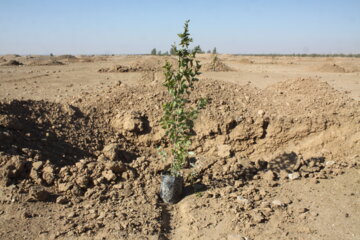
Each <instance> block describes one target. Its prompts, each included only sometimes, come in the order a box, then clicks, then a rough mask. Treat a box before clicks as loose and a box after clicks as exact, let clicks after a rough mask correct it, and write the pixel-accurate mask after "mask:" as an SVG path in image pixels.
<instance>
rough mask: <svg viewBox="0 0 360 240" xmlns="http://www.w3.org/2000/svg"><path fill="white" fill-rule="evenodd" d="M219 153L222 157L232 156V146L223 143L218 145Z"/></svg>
mask: <svg viewBox="0 0 360 240" xmlns="http://www.w3.org/2000/svg"><path fill="white" fill-rule="evenodd" d="M217 155H218V156H219V157H221V158H227V157H231V146H230V145H226V144H222V145H219V146H218V147H217Z"/></svg>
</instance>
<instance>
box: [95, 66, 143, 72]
mask: <svg viewBox="0 0 360 240" xmlns="http://www.w3.org/2000/svg"><path fill="white" fill-rule="evenodd" d="M139 71H141V69H138V68H133V67H128V66H123V65H115V66H113V67H112V68H100V69H99V70H98V72H102V73H104V72H120V73H123V72H139Z"/></svg>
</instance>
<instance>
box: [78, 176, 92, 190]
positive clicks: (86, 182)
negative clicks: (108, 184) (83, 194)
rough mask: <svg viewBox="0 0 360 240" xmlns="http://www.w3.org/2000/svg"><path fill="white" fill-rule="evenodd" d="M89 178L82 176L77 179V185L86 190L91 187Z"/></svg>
mask: <svg viewBox="0 0 360 240" xmlns="http://www.w3.org/2000/svg"><path fill="white" fill-rule="evenodd" d="M89 182H90V180H89V177H88V176H80V177H78V178H77V179H76V183H77V185H79V187H81V188H86V187H87V186H88V185H89Z"/></svg>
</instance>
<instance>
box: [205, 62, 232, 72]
mask: <svg viewBox="0 0 360 240" xmlns="http://www.w3.org/2000/svg"><path fill="white" fill-rule="evenodd" d="M201 69H202V71H206V72H229V71H232V69H231V68H230V67H229V66H227V65H226V64H225V63H223V62H222V61H221V60H220V59H217V60H216V61H211V62H210V63H206V64H204V65H203V66H202V68H201Z"/></svg>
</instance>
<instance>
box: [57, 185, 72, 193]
mask: <svg viewBox="0 0 360 240" xmlns="http://www.w3.org/2000/svg"><path fill="white" fill-rule="evenodd" d="M72 186H73V184H71V183H59V184H58V191H59V192H66V191H67V190H69V189H70V188H71V187H72Z"/></svg>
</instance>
